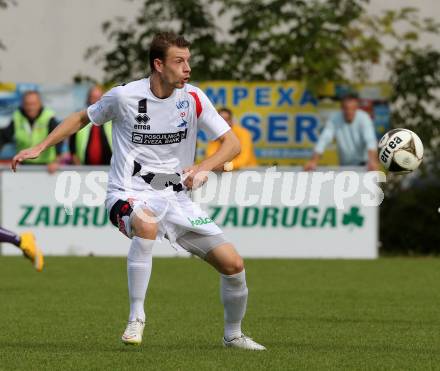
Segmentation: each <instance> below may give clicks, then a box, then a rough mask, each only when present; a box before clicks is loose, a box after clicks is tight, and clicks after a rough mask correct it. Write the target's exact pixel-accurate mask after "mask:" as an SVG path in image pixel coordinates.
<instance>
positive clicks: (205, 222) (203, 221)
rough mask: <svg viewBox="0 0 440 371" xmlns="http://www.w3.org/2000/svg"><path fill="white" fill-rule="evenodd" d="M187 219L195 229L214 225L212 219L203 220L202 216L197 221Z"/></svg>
mask: <svg viewBox="0 0 440 371" xmlns="http://www.w3.org/2000/svg"><path fill="white" fill-rule="evenodd" d="M187 219H188V221H189V222H190V223H191V225H192V226H193V227H196V226H198V225H204V224H210V223H214V221H213V220H212V219H211V218H202V217H201V216H199V217H198V218H196V219H191V218H187Z"/></svg>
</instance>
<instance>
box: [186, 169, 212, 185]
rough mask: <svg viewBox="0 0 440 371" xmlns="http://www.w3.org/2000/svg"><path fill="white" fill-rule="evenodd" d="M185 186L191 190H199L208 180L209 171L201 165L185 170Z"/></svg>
mask: <svg viewBox="0 0 440 371" xmlns="http://www.w3.org/2000/svg"><path fill="white" fill-rule="evenodd" d="M183 174H184V176H183V178H184V179H185V180H184V181H183V184H184V186H185V187H187V188H189V189H197V188H199V187H201V186H202V185H203V184H205V183H206V181H207V180H208V170H206V169H204V168H203V167H202V166H200V165H193V166H190V167H188V168H186V169H184V170H183Z"/></svg>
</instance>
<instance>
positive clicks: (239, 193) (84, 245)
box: [0, 167, 378, 259]
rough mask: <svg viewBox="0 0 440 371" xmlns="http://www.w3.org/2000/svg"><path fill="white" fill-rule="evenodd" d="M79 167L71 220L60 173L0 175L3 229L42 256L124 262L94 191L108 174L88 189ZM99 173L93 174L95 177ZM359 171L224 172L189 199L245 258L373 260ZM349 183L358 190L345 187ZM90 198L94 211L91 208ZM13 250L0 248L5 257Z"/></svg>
mask: <svg viewBox="0 0 440 371" xmlns="http://www.w3.org/2000/svg"><path fill="white" fill-rule="evenodd" d="M77 169H78V170H77ZM77 169H75V171H78V174H79V176H80V179H81V181H80V184H81V186H80V191H79V194H78V195H77V196H78V197H76V201H75V202H73V208H72V210H71V211H72V215H67V214H66V211H65V209H64V206H63V204H61V203H59V202H57V200H56V197H55V187H56V183H57V178H58V176H59V174H60V173H58V174H55V175H48V174H47V172H46V171H45V170H44V169H43V168H42V169H41V170H39V171H37V169H36V168H34V169H32V170H26V169H25V168H24V167H22V168H20V171H19V172H18V173H16V174H13V173H11V172H10V171H3V172H0V185H1V193H0V196H1V199H0V202H1V214H0V215H1V225H2V226H3V227H4V228H8V229H11V230H13V231H16V232H23V231H26V230H31V231H33V232H34V233H35V235H36V236H37V239H38V242H39V244H40V245H41V247H42V248H43V249H44V252H45V254H46V255H99V256H125V255H126V254H127V250H128V247H129V243H130V241H129V240H128V239H127V238H126V237H125V236H123V235H122V234H121V233H120V232H119V231H118V230H117V229H116V228H115V227H113V226H112V225H111V223H110V221H109V220H108V217H107V214H106V211H105V209H104V206H103V204H102V200H100V199H99V197H97V190H99V189H101V193H102V191H103V190H105V187H106V180H105V179H106V176H103V177H101V180H102V182H101V183H99V182H98V183H97V182H96V179H99V176H98V177H97V178H96V177H95V186H94V187H90V186H89V185H87V184H88V182H87V181H86V177H87V176H88V174H90V171H92V170H91V169H90V168H89V169H85V168H81V169H79V168H77ZM103 170H106V169H105V168H104V169H103V168H100V169H93V171H100V172H101V175H104V173H103V172H102V171H103ZM358 170H359V169H356V171H351V172H348V173H347V172H345V173H342V172H340V171H336V172H328V171H327V172H325V173H320V174H321V177H317V178H315V179H314V180H313V179H312V175H313V174H318V173H301V172H298V171H296V169H283V170H277V171H276V172H274V171H273V170H270V169H269V170H268V169H266V168H261V169H258V170H255V171H237V172H232V173H224V174H222V176H219V177H217V178H215V179H214V178H213V179H210V180H209V181H208V183H207V184H206V185H205V186H204V187H203V188H202V189H200V190H199V191H197V192H193V194H192V197H193V199H194V200H196V201H200V204H201V206H202V207H203V208H204V209H206V210H207V212H208V214H209V215H210V217H211V219H213V220H214V221H215V222H216V223H217V224H218V225H219V226H220V227H221V228H222V229H223V230H224V232H225V233H226V236H227V237H228V239H229V240H231V241H232V242H233V243H234V245H235V246H236V248H237V250H238V251H239V252H240V254H241V255H242V256H244V257H261V258H263V257H274V258H363V259H373V258H376V257H377V254H378V253H377V239H378V207H377V205H376V206H368V205H370V204H374V202H371V200H372V199H374V197H377V194H375V193H377V192H376V190H377V187H376V188H374V187H373V186H372V184H373V182H372V181H371V177H370V178H368V174H370V173H365V172H359V171H358ZM344 174H345V175H344ZM347 174H348V175H347ZM331 178H332V179H331ZM367 178H368V179H367ZM319 179H320V180H319ZM349 183H351V185H352V186H353V185H355V186H356V187H354V188H353V187H352V188H351V189H350V187H349ZM98 193H99V192H98ZM91 200H92V201H93V202H95V203H97V204H96V206H90V201H91ZM85 201H88V202H85ZM93 202H92V203H93ZM18 252H19V251H18V250H17V249H16V248H14V247H11V246H8V245H7V244H3V246H2V253H3V254H16V253H18ZM154 253H155V255H156V256H176V255H184V256H185V255H186V254H185V253H178V252H176V250H174V249H173V248H171V247H170V246H169V244H168V243H161V244H158V245H157V246H156V247H155V252H154Z"/></svg>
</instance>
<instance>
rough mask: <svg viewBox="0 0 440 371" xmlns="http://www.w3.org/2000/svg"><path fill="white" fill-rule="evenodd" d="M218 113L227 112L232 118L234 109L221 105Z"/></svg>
mask: <svg viewBox="0 0 440 371" xmlns="http://www.w3.org/2000/svg"><path fill="white" fill-rule="evenodd" d="M217 112H218V113H222V112H226V113H227V114H228V115H229V116H230V117H231V118H232V116H233V115H232V111H231V110H230V109H229V108H227V107H221V108H219V109H218V111H217Z"/></svg>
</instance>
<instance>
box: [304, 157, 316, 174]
mask: <svg viewBox="0 0 440 371" xmlns="http://www.w3.org/2000/svg"><path fill="white" fill-rule="evenodd" d="M317 167H318V163H317V162H316V161H314V160H310V161H307V162H306V163H305V164H304V171H314V170H316V168H317Z"/></svg>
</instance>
